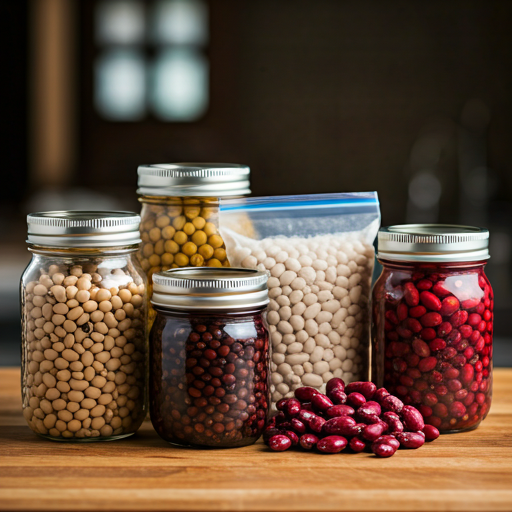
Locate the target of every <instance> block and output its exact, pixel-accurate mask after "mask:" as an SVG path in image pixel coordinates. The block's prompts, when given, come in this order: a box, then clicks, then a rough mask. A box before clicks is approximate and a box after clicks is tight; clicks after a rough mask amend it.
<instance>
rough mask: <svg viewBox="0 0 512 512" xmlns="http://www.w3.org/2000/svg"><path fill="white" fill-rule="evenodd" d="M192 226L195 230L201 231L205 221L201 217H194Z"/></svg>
mask: <svg viewBox="0 0 512 512" xmlns="http://www.w3.org/2000/svg"><path fill="white" fill-rule="evenodd" d="M192 224H194V227H195V228H196V229H203V228H204V225H205V224H206V221H205V220H204V219H203V217H196V218H195V219H194V220H193V221H192Z"/></svg>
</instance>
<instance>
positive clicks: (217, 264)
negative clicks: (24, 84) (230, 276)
mask: <svg viewBox="0 0 512 512" xmlns="http://www.w3.org/2000/svg"><path fill="white" fill-rule="evenodd" d="M207 266H208V267H222V263H221V262H220V261H219V260H218V259H217V258H211V259H210V260H208V263H207Z"/></svg>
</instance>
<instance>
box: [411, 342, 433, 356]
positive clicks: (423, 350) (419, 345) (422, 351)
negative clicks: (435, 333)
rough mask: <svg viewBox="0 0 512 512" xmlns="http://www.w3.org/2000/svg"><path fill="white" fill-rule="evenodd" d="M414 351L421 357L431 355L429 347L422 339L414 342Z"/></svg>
mask: <svg viewBox="0 0 512 512" xmlns="http://www.w3.org/2000/svg"><path fill="white" fill-rule="evenodd" d="M412 349H413V350H414V352H415V353H416V354H417V355H418V356H419V357H428V356H429V355H430V348H429V346H428V345H427V344H426V343H425V342H424V341H423V340H422V339H420V338H417V339H415V340H413V342H412Z"/></svg>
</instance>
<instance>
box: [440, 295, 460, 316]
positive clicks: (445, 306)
mask: <svg viewBox="0 0 512 512" xmlns="http://www.w3.org/2000/svg"><path fill="white" fill-rule="evenodd" d="M459 307H460V303H459V301H458V299H457V298H456V297H453V296H452V297H446V298H444V299H443V302H442V303H441V309H440V311H439V312H440V313H441V315H443V316H451V315H452V314H453V313H455V311H457V310H458V309H459Z"/></svg>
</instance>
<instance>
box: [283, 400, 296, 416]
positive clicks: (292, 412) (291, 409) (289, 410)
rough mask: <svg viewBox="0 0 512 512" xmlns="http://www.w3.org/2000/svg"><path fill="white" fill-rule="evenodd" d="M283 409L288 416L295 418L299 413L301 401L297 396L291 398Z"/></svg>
mask: <svg viewBox="0 0 512 512" xmlns="http://www.w3.org/2000/svg"><path fill="white" fill-rule="evenodd" d="M283 411H284V413H285V414H286V416H287V417H288V418H294V417H295V416H297V414H299V411H300V402H299V401H298V400H297V399H296V398H289V399H288V401H287V402H286V404H285V405H284V408H283Z"/></svg>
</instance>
